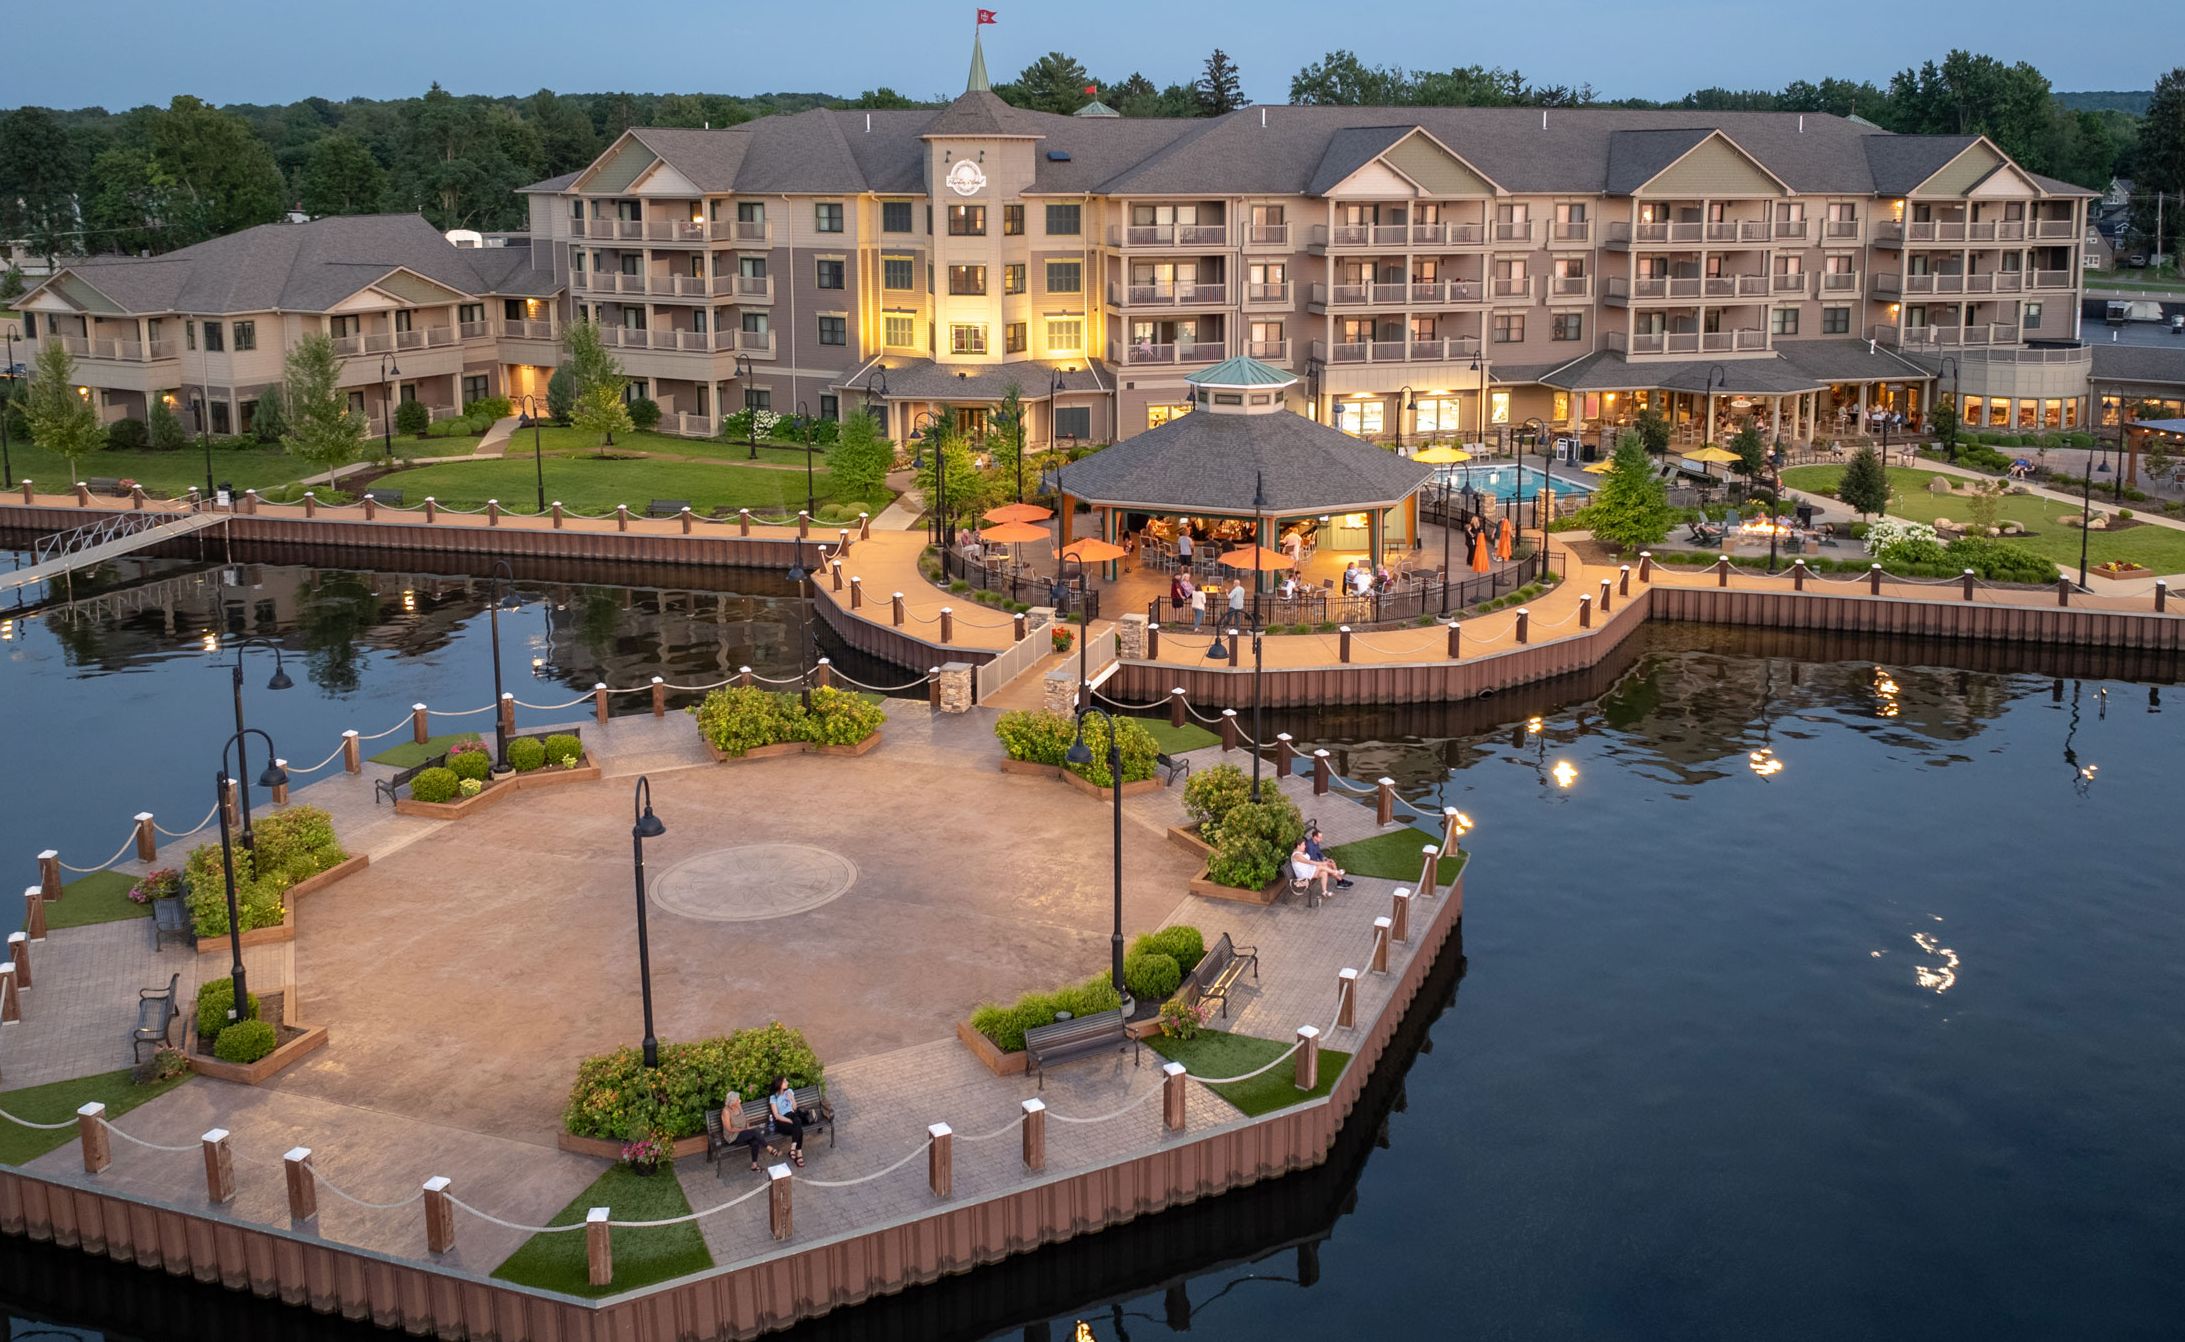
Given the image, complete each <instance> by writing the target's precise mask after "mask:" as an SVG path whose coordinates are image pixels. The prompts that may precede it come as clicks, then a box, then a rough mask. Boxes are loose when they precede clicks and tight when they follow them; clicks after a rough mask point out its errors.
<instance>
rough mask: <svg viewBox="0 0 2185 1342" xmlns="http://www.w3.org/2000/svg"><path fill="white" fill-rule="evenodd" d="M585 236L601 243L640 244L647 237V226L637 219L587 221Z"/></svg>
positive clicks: (585, 222)
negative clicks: (623, 242)
mask: <svg viewBox="0 0 2185 1342" xmlns="http://www.w3.org/2000/svg"><path fill="white" fill-rule="evenodd" d="M584 236H585V237H588V238H591V239H593V240H595V241H601V242H610V241H623V240H627V241H630V242H640V241H643V240H644V237H645V225H644V223H643V222H642V221H640V220H636V219H587V220H585V221H584Z"/></svg>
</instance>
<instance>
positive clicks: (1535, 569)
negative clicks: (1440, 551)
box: [1146, 550, 1548, 629]
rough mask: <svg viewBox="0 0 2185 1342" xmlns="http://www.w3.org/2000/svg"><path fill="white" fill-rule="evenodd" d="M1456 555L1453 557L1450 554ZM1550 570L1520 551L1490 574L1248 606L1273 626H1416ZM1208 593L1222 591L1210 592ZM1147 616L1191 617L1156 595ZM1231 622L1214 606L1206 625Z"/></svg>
mask: <svg viewBox="0 0 2185 1342" xmlns="http://www.w3.org/2000/svg"><path fill="white" fill-rule="evenodd" d="M1452 558H1453V559H1454V556H1453V557H1452ZM1547 571H1548V564H1547V557H1546V556H1545V555H1544V554H1542V553H1540V552H1539V551H1537V550H1536V551H1533V552H1531V553H1527V554H1521V555H1519V556H1518V557H1517V559H1516V560H1515V561H1514V562H1512V563H1509V564H1505V565H1503V566H1501V567H1499V568H1497V569H1494V570H1492V571H1490V572H1487V573H1472V572H1471V571H1470V570H1468V569H1461V568H1460V569H1458V570H1457V572H1458V573H1463V574H1465V575H1466V576H1465V577H1462V578H1457V577H1456V574H1454V573H1452V574H1451V575H1449V576H1450V578H1451V579H1453V580H1452V581H1444V579H1443V578H1442V577H1441V576H1440V575H1437V574H1433V573H1424V574H1415V575H1413V576H1411V577H1407V578H1399V579H1398V580H1397V581H1396V582H1395V584H1394V585H1393V586H1391V587H1390V588H1389V589H1388V590H1387V591H1381V592H1372V593H1368V594H1367V595H1365V596H1351V595H1347V594H1345V593H1343V592H1339V591H1337V590H1335V588H1334V587H1333V586H1328V587H1303V588H1299V589H1298V591H1297V593H1296V594H1295V595H1294V596H1287V597H1286V596H1283V595H1282V594H1281V593H1279V592H1267V593H1263V594H1261V595H1260V597H1259V598H1258V602H1257V605H1256V606H1255V605H1254V604H1253V603H1252V602H1251V601H1250V600H1249V599H1248V600H1247V602H1246V604H1245V610H1246V612H1247V613H1250V612H1251V611H1253V610H1255V609H1256V610H1257V611H1258V612H1259V615H1260V618H1262V619H1263V620H1265V621H1266V622H1267V624H1268V625H1269V626H1270V627H1271V626H1274V625H1288V624H1310V625H1323V624H1325V625H1346V624H1347V625H1349V626H1350V627H1351V628H1353V629H1368V628H1373V627H1376V626H1381V625H1398V624H1416V623H1418V620H1419V617H1420V616H1422V615H1424V616H1427V617H1430V618H1431V617H1436V616H1440V615H1442V614H1444V613H1446V614H1449V615H1456V614H1459V613H1461V612H1462V611H1463V610H1464V609H1465V608H1466V607H1468V606H1476V605H1478V604H1479V603H1481V602H1483V601H1493V600H1495V599H1496V598H1497V597H1504V596H1508V595H1509V594H1510V593H1512V592H1514V591H1516V590H1517V589H1518V588H1520V587H1523V586H1524V585H1525V584H1527V583H1530V582H1539V581H1542V579H1543V577H1544V575H1545V574H1546V573H1547ZM1208 595H1209V596H1215V595H1218V594H1217V593H1214V592H1209V593H1208ZM1146 618H1147V619H1148V620H1151V621H1154V622H1155V623H1158V624H1161V625H1163V626H1164V627H1166V628H1169V629H1176V628H1183V627H1188V626H1189V624H1190V620H1191V608H1190V607H1189V606H1184V607H1181V608H1179V607H1176V606H1174V605H1172V604H1171V603H1170V601H1169V599H1168V598H1166V597H1156V598H1155V599H1153V600H1151V601H1148V602H1147V603H1146ZM1231 623H1233V621H1232V620H1231V619H1230V615H1229V609H1228V607H1227V606H1225V605H1218V604H1217V605H1215V606H1212V607H1211V608H1209V609H1208V611H1207V612H1206V625H1205V626H1204V627H1207V628H1213V627H1215V626H1217V625H1218V626H1219V627H1221V628H1224V629H1226V628H1228V627H1229V625H1230V624H1231Z"/></svg>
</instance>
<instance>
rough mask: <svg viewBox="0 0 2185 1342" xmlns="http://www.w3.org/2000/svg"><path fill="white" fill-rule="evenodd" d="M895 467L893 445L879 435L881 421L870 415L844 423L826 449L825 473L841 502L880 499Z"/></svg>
mask: <svg viewBox="0 0 2185 1342" xmlns="http://www.w3.org/2000/svg"><path fill="white" fill-rule="evenodd" d="M894 464H895V444H893V443H891V442H889V441H888V440H887V439H886V438H885V437H883V436H882V435H881V433H880V421H878V420H876V419H874V418H873V417H872V416H871V415H851V416H849V417H848V418H846V419H844V420H843V421H842V432H841V434H840V436H838V437H837V438H836V439H835V441H834V443H833V444H832V445H831V446H829V447H828V449H827V473H828V475H829V476H830V477H831V478H832V479H833V480H834V493H835V496H836V497H837V498H839V499H841V500H842V501H844V502H849V501H850V500H853V499H864V500H873V499H877V498H879V497H880V496H881V494H882V492H883V491H884V490H885V489H886V486H887V478H888V468H889V467H891V466H893V465H894Z"/></svg>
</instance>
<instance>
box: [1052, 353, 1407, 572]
mask: <svg viewBox="0 0 2185 1342" xmlns="http://www.w3.org/2000/svg"><path fill="white" fill-rule="evenodd" d="M1185 380H1186V381H1187V382H1188V383H1189V384H1190V387H1191V392H1190V396H1191V413H1189V414H1186V415H1180V416H1178V417H1177V418H1175V419H1172V420H1170V421H1169V422H1168V423H1166V424H1163V425H1161V426H1160V427H1158V428H1154V429H1148V430H1147V431H1146V432H1144V433H1141V434H1138V435H1136V436H1134V437H1131V438H1126V439H1124V440H1123V441H1122V442H1119V443H1116V444H1115V445H1113V446H1112V447H1107V448H1103V449H1101V450H1100V451H1099V452H1096V453H1094V454H1093V455H1091V456H1089V457H1086V458H1083V459H1082V460H1079V461H1075V462H1072V463H1070V464H1069V465H1068V466H1065V467H1063V468H1062V469H1061V470H1060V472H1059V473H1058V475H1057V484H1056V492H1057V493H1058V494H1059V495H1060V500H1059V502H1060V507H1059V509H1058V511H1059V512H1060V514H1061V518H1062V528H1061V530H1062V534H1061V537H1060V540H1059V542H1058V543H1067V542H1068V541H1069V540H1070V521H1071V514H1072V511H1073V508H1074V505H1075V504H1076V503H1077V502H1083V503H1086V504H1089V505H1090V506H1091V507H1092V508H1093V510H1094V511H1095V512H1096V513H1097V514H1098V516H1099V535H1100V536H1101V538H1102V539H1104V540H1108V541H1111V542H1120V541H1121V540H1122V539H1123V536H1124V533H1125V531H1126V530H1127V529H1135V528H1134V527H1133V526H1132V525H1131V519H1133V518H1140V519H1142V521H1140V522H1139V523H1138V525H1145V526H1156V527H1158V526H1169V525H1182V526H1188V525H1191V524H1192V523H1193V520H1194V519H1197V520H1198V521H1199V522H1201V523H1205V522H1219V523H1222V524H1224V525H1223V530H1225V531H1227V532H1229V533H1231V534H1230V535H1229V536H1228V537H1227V538H1226V539H1227V540H1228V541H1230V542H1233V543H1234V544H1237V545H1246V544H1254V543H1256V544H1258V545H1261V546H1265V547H1268V548H1270V549H1272V548H1278V546H1279V538H1280V537H1281V535H1282V531H1283V527H1284V525H1285V523H1289V522H1292V521H1305V522H1309V523H1312V524H1315V530H1316V532H1317V535H1318V541H1319V544H1320V546H1321V548H1322V549H1323V550H1327V549H1333V550H1336V551H1344V550H1356V551H1358V554H1359V558H1361V559H1363V560H1366V561H1367V562H1370V563H1379V562H1380V561H1381V559H1382V556H1383V554H1384V553H1385V551H1386V550H1387V549H1389V548H1391V546H1392V545H1400V546H1401V547H1402V548H1403V549H1405V550H1409V549H1411V548H1412V546H1413V544H1414V543H1415V542H1416V540H1417V538H1418V534H1419V508H1418V493H1419V489H1420V487H1421V486H1423V485H1425V484H1426V483H1427V482H1428V481H1429V480H1430V479H1432V478H1433V475H1434V471H1433V468H1431V467H1429V466H1425V465H1422V464H1420V463H1418V462H1414V461H1410V460H1408V459H1406V458H1403V457H1399V456H1397V455H1395V454H1394V453H1392V452H1390V451H1388V450H1387V449H1386V448H1382V447H1376V446H1374V445H1372V444H1369V443H1363V442H1360V441H1359V440H1357V439H1355V438H1353V437H1351V436H1350V435H1349V434H1347V433H1343V432H1342V431H1340V430H1338V429H1333V428H1330V427H1329V426H1327V425H1325V424H1319V423H1315V422H1314V421H1312V420H1309V419H1307V418H1305V417H1304V416H1302V415H1299V414H1296V413H1295V412H1293V411H1291V410H1290V409H1289V408H1288V407H1287V405H1286V395H1285V393H1286V392H1287V390H1288V388H1290V387H1291V386H1293V385H1295V384H1296V382H1297V378H1296V377H1294V376H1292V375H1291V374H1289V373H1287V372H1284V371H1283V370H1282V369H1279V368H1274V367H1271V366H1269V365H1267V364H1264V363H1261V362H1259V361H1258V360H1256V359H1247V358H1235V359H1230V360H1227V361H1225V362H1223V363H1218V364H1215V365H1214V366H1213V367H1211V368H1208V369H1206V370H1204V371H1203V372H1198V373H1193V374H1191V375H1190V376H1189V377H1187V378H1186V379H1185ZM1237 523H1243V524H1244V525H1243V526H1242V527H1239V526H1237V525H1236V524H1237ZM1108 576H1109V577H1110V578H1111V579H1112V578H1113V577H1114V576H1115V570H1114V567H1113V564H1112V562H1111V564H1110V566H1109V569H1108Z"/></svg>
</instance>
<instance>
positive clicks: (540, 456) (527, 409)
mask: <svg viewBox="0 0 2185 1342" xmlns="http://www.w3.org/2000/svg"><path fill="white" fill-rule="evenodd" d="M523 415H524V418H525V419H528V420H530V421H531V472H532V474H533V476H534V477H536V478H537V480H538V485H539V512H540V513H541V514H542V515H543V514H544V513H545V512H546V449H545V447H544V446H543V445H542V444H541V443H540V435H541V433H542V430H541V428H540V419H541V416H540V414H539V401H538V398H537V397H535V396H528V395H527V396H525V397H524V398H523Z"/></svg>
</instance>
